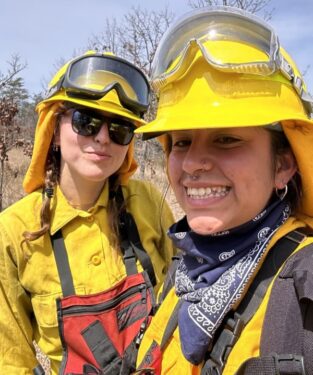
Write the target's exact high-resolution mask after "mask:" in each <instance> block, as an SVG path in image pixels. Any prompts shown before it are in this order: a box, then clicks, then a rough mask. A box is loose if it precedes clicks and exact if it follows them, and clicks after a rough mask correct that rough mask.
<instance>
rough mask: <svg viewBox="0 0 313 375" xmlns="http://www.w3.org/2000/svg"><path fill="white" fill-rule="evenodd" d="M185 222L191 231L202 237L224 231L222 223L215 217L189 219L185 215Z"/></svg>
mask: <svg viewBox="0 0 313 375" xmlns="http://www.w3.org/2000/svg"><path fill="white" fill-rule="evenodd" d="M187 221H188V224H189V227H190V229H191V230H192V231H194V232H195V233H198V234H200V235H203V236H205V235H208V234H213V233H217V232H222V231H224V230H225V225H224V224H223V222H222V221H221V220H219V219H218V218H216V217H211V216H196V217H189V216H188V215H187Z"/></svg>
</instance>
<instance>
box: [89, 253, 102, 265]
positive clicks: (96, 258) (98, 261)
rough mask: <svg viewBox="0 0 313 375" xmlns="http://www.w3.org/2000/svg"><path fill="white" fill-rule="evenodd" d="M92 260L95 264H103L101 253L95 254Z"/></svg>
mask: <svg viewBox="0 0 313 375" xmlns="http://www.w3.org/2000/svg"><path fill="white" fill-rule="evenodd" d="M91 261H92V263H93V264H94V265H95V266H99V264H101V258H100V257H99V255H94V256H93V257H92V258H91Z"/></svg>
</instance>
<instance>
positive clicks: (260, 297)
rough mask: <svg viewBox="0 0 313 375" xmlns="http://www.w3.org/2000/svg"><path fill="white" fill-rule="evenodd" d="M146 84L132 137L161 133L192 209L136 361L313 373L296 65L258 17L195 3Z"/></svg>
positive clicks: (173, 175)
mask: <svg viewBox="0 0 313 375" xmlns="http://www.w3.org/2000/svg"><path fill="white" fill-rule="evenodd" d="M152 84H153V85H154V87H155V89H156V90H157V91H158V95H159V107H158V112H157V117H156V119H155V120H154V121H152V122H151V123H150V124H147V125H145V126H143V127H141V128H140V129H138V132H139V133H143V134H144V136H145V137H146V138H149V137H152V136H156V135H159V136H161V139H162V144H163V145H164V148H165V152H166V155H167V169H168V175H169V180H170V183H171V186H172V188H173V190H174V193H175V195H176V198H177V201H178V203H179V204H180V206H181V207H182V209H183V210H184V212H185V214H186V216H185V217H184V218H183V219H181V220H180V221H178V222H177V223H175V224H174V225H173V226H172V227H171V228H170V229H169V237H170V238H171V239H172V241H173V243H174V244H175V245H176V246H177V247H178V248H179V249H180V250H181V256H180V259H179V260H178V261H177V262H176V264H175V265H173V267H171V272H170V273H169V276H168V278H167V280H166V281H165V284H164V287H163V291H164V293H162V296H161V300H163V302H162V304H161V306H160V308H159V310H158V311H157V313H156V315H155V316H154V317H153V319H152V322H151V324H150V325H149V327H148V329H147V330H146V332H145V334H144V337H143V340H142V342H141V346H140V350H139V354H138V362H137V363H138V368H139V369H141V370H142V373H149V371H151V370H153V373H154V374H157V375H159V374H167V375H172V374H173V375H174V374H175V375H176V374H184V375H188V374H190V375H191V374H192V375H198V374H211V375H213V374H223V375H224V374H227V375H234V374H236V375H243V374H245V375H252V374H255V375H256V374H257V375H265V374H280V375H282V374H284V375H285V374H293V375H296V374H302V375H303V374H313V273H312V269H313V237H312V235H310V233H312V229H313V220H312V217H313V180H312V167H313V164H312V160H313V151H312V150H313V149H312V142H313V121H312V114H313V111H312V110H313V106H312V103H313V100H312V97H310V95H309V94H308V93H307V91H306V87H305V84H304V82H303V79H302V77H301V74H300V73H299V71H298V69H297V68H296V65H295V63H294V62H293V61H292V59H291V58H290V56H289V55H288V54H287V53H286V52H285V51H284V50H283V48H281V47H280V45H279V41H278V38H277V36H276V34H275V33H274V31H273V30H272V28H271V27H270V26H269V25H267V24H266V23H264V22H263V21H262V20H260V19H259V18H257V17H255V16H253V15H251V14H249V13H246V12H244V11H240V10H239V9H234V8H228V7H216V8H214V7H208V8H201V9H199V10H196V11H194V12H191V13H188V14H186V15H185V16H183V17H182V18H181V19H180V20H178V21H177V23H176V24H173V26H171V27H170V28H169V30H168V31H167V33H166V34H165V35H164V37H163V39H162V40H161V42H160V44H159V47H158V50H157V53H156V55H155V59H154V61H153V73H152ZM145 369H149V370H145ZM145 371H146V372H145Z"/></svg>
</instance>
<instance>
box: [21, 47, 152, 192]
mask: <svg viewBox="0 0 313 375" xmlns="http://www.w3.org/2000/svg"><path fill="white" fill-rule="evenodd" d="M149 93H150V86H149V83H148V80H147V78H146V77H145V75H144V74H143V72H141V70H139V69H138V68H137V67H136V66H134V65H133V64H131V63H129V62H128V61H126V60H124V59H121V58H119V57H117V56H114V55H113V54H110V53H103V54H101V53H96V52H95V51H88V52H87V53H85V54H84V55H82V56H79V57H77V58H75V59H73V60H71V61H69V62H68V63H66V64H65V65H64V66H63V67H62V68H61V69H60V70H59V71H58V72H57V73H56V75H55V76H54V77H53V79H52V80H51V82H50V83H49V86H48V90H47V93H46V97H45V99H44V100H43V101H42V102H40V103H39V104H38V106H37V108H36V110H37V112H38V114H39V118H38V123H37V127H36V134H35V143H34V149H33V154H32V159H31V163H30V166H29V168H28V171H27V173H26V175H25V178H24V182H23V186H24V190H25V191H26V192H27V193H30V192H32V191H34V190H36V189H38V188H40V187H42V186H43V184H44V179H45V167H46V165H45V164H46V159H47V155H48V151H49V148H50V144H51V140H52V139H53V134H54V129H55V123H56V116H55V114H56V112H58V110H59V108H60V105H61V104H62V103H64V102H70V103H73V105H77V106H83V107H89V108H92V109H95V110H97V111H101V112H104V113H105V114H109V115H110V114H111V115H117V116H121V117H123V118H126V119H128V120H131V121H132V122H133V123H135V124H136V125H137V126H140V125H142V124H145V121H144V120H143V119H142V116H143V114H144V113H145V112H146V110H147V109H148V104H149ZM136 167H137V164H136V162H135V160H134V158H133V143H131V144H130V145H129V149H128V152H127V155H126V158H125V160H124V162H123V164H122V166H121V168H120V169H119V171H118V172H117V173H118V175H119V178H120V181H121V183H127V180H128V178H129V177H130V176H131V175H132V174H133V173H134V172H135V170H136Z"/></svg>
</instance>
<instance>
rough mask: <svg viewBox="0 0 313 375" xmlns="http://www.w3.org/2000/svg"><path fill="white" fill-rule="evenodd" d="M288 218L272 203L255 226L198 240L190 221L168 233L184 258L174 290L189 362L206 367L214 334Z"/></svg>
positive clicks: (280, 206) (284, 206)
mask: <svg viewBox="0 0 313 375" xmlns="http://www.w3.org/2000/svg"><path fill="white" fill-rule="evenodd" d="M289 215H290V207H289V205H288V204H286V202H284V201H280V200H279V199H274V200H273V201H271V202H270V204H269V205H268V206H267V207H266V208H265V209H264V210H263V211H262V212H261V213H260V214H259V215H257V216H256V217H255V218H254V219H253V220H251V221H249V222H248V223H245V224H243V225H241V226H239V227H236V228H233V229H231V230H228V231H225V232H218V233H215V234H212V235H205V236H203V235H199V234H197V233H195V232H193V231H191V230H190V228H189V226H188V223H187V220H186V218H183V219H182V220H180V221H179V222H178V223H176V224H174V225H173V226H172V227H171V228H170V229H169V233H168V235H169V237H170V238H171V239H172V240H173V242H174V244H175V246H177V247H178V248H179V249H181V250H182V254H183V256H182V259H181V261H180V263H179V265H178V267H177V271H176V277H175V289H176V294H177V295H178V296H179V297H180V298H182V299H183V300H184V302H183V304H182V305H181V308H180V311H179V314H178V326H179V333H180V340H181V345H182V351H183V353H184V356H185V357H186V359H187V360H188V361H190V362H191V363H193V364H195V365H197V364H199V363H201V362H202V361H203V359H204V356H205V354H206V352H207V350H208V348H209V345H210V342H211V340H212V338H213V336H214V333H215V331H216V330H217V328H218V327H219V325H220V324H221V322H222V320H223V318H224V317H225V315H226V314H227V313H228V312H229V311H230V310H231V308H232V306H233V305H234V304H235V303H237V302H238V300H241V299H242V297H243V296H244V294H245V292H246V285H247V282H248V281H249V280H250V278H251V277H253V276H254V271H255V270H256V267H257V265H258V263H259V262H260V260H261V259H262V256H263V255H264V254H265V250H266V248H267V245H268V243H269V241H270V239H271V238H272V236H273V235H274V233H275V232H276V230H277V229H278V227H280V226H281V225H282V224H283V223H284V222H285V221H286V220H287V218H288V217H289Z"/></svg>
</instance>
